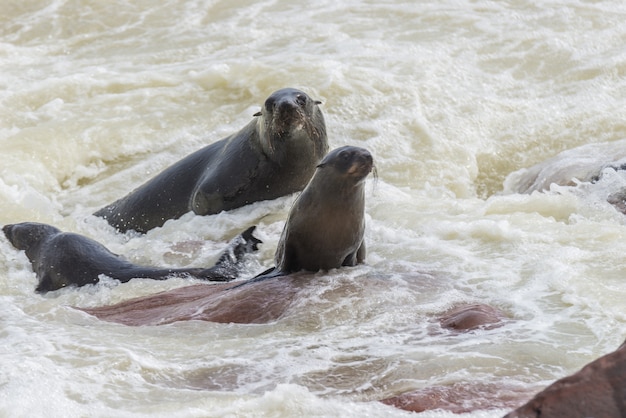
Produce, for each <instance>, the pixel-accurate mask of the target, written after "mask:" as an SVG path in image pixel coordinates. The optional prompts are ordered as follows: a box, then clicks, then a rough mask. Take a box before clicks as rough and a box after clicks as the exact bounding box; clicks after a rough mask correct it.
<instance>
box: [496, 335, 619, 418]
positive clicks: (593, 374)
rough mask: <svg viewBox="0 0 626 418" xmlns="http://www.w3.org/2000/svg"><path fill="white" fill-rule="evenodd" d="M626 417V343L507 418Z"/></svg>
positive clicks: (550, 387) (540, 394)
mask: <svg viewBox="0 0 626 418" xmlns="http://www.w3.org/2000/svg"><path fill="white" fill-rule="evenodd" d="M531 417H541V418H563V417H569V418H576V417H581V418H582V417H594V418H619V417H626V342H625V343H624V344H622V345H621V346H620V347H619V348H618V349H617V350H616V351H614V352H612V353H610V354H607V355H606V356H604V357H600V358H599V359H597V360H595V361H593V362H591V363H589V364H588V365H586V366H585V367H583V368H582V369H581V370H580V371H579V372H577V373H575V374H573V375H571V376H568V377H565V378H563V379H560V380H557V381H556V382H554V383H553V384H551V385H550V386H548V387H547V388H546V389H544V390H543V391H541V392H539V393H538V394H537V395H536V396H535V397H534V398H533V399H531V400H530V401H529V402H528V403H526V404H525V405H523V406H521V407H520V408H518V409H516V410H515V411H513V412H511V413H509V414H507V415H506V417H505V418H531Z"/></svg>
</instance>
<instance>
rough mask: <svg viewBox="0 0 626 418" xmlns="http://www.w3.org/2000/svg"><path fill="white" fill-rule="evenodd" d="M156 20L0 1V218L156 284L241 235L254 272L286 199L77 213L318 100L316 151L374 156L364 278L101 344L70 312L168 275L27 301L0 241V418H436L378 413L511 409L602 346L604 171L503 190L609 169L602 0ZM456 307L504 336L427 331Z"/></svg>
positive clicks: (623, 29)
mask: <svg viewBox="0 0 626 418" xmlns="http://www.w3.org/2000/svg"><path fill="white" fill-rule="evenodd" d="M156 3H157V2H153V1H144V0H138V1H133V2H127V1H119V0H117V1H116V0H114V1H108V2H99V1H90V0H65V1H64V0H46V1H43V0H30V1H23V0H3V1H2V10H3V12H2V14H1V15H0V62H1V63H2V65H0V149H1V151H0V156H1V161H2V163H1V164H0V205H1V207H0V224H7V223H16V222H22V221H38V222H46V223H50V224H53V225H55V226H57V227H59V228H61V229H63V230H67V231H73V232H78V233H81V234H84V235H87V236H89V237H92V238H94V239H96V240H98V241H100V242H102V243H103V244H105V245H106V246H107V247H109V248H110V249H111V250H112V251H114V252H116V253H119V254H122V255H124V256H125V257H127V258H128V259H130V260H132V261H134V262H136V263H140V264H152V265H162V266H187V265H195V266H203V265H211V264H212V263H213V262H214V261H215V259H216V257H217V255H218V253H219V252H220V250H221V249H222V248H223V247H224V245H225V243H226V242H227V241H228V240H229V239H230V238H232V237H233V236H234V235H236V234H237V233H238V232H239V231H241V230H243V229H245V228H246V227H248V226H249V225H253V224H255V225H258V234H257V235H258V236H259V237H260V238H261V239H263V241H264V244H263V246H262V248H261V250H260V252H259V253H258V254H257V255H255V257H253V258H252V259H251V260H250V261H249V262H248V264H247V266H246V269H247V273H248V274H249V275H250V276H251V275H253V274H255V273H257V272H259V271H261V270H262V269H264V268H266V267H268V266H270V265H271V264H272V258H273V254H274V251H275V248H276V244H277V242H278V238H279V235H280V232H281V230H282V226H283V224H284V220H285V218H286V215H287V213H288V210H289V207H290V205H291V202H292V201H293V198H294V196H287V197H284V198H281V199H277V200H275V201H268V202H259V203H256V204H253V205H250V206H248V207H244V208H240V209H237V210H234V211H231V212H228V213H221V214H218V215H214V216H206V217H200V216H194V215H192V214H187V215H185V216H183V217H182V218H181V219H178V220H174V221H169V222H167V223H166V224H165V225H164V226H163V227H162V228H157V229H155V230H153V231H151V232H150V233H148V234H146V235H144V236H139V235H133V234H126V235H122V234H119V233H116V232H115V231H114V230H113V229H112V228H110V227H109V226H108V225H107V224H106V222H104V221H103V220H101V219H97V218H95V217H93V216H91V213H93V212H94V211H95V210H96V209H98V208H100V207H102V206H104V205H105V204H107V203H110V202H111V201H113V200H115V199H117V198H119V197H121V196H123V195H125V194H126V193H128V192H129V191H130V190H132V189H133V188H134V187H136V186H138V185H140V184H141V183H143V182H144V181H145V180H146V179H148V178H150V177H151V176H153V175H155V174H156V173H158V172H159V171H160V170H161V169H163V168H164V167H166V166H168V165H169V164H171V163H173V162H175V161H177V160H178V159H180V158H182V157H183V156H185V155H187V154H188V153H190V152H192V151H194V150H196V149H198V148H200V147H202V146H204V145H205V144H208V143H211V142H213V141H216V140H219V139H221V138H223V137H224V136H226V135H228V134H230V133H232V132H235V131H237V130H239V129H240V128H241V127H243V126H244V125H245V124H246V123H247V122H248V121H249V120H250V119H251V117H252V115H253V114H254V113H255V112H256V111H258V110H259V107H260V106H261V104H262V103H263V101H264V100H265V98H266V97H267V96H268V95H269V94H270V93H271V92H273V91H275V90H277V89H280V88H282V87H296V88H300V89H302V90H304V91H306V92H307V93H308V94H309V95H310V96H312V97H313V98H315V99H319V100H321V101H322V102H323V105H322V111H323V112H324V114H325V117H326V122H327V128H328V132H329V142H330V145H331V148H334V147H337V146H341V145H346V144H351V145H358V146H361V147H365V148H367V149H369V150H370V151H371V152H372V154H373V155H374V158H375V161H376V165H377V171H378V179H377V181H374V180H373V179H371V180H369V181H368V182H369V184H368V185H367V196H366V201H367V205H366V221H367V231H366V243H367V246H368V256H367V264H365V265H362V266H358V267H356V268H347V269H341V270H337V271H333V272H329V273H327V274H319V275H316V276H315V277H314V278H313V279H312V280H317V281H318V282H319V285H318V286H314V287H311V288H309V289H308V290H307V291H306V292H303V294H302V295H299V297H298V298H297V299H296V301H295V302H294V303H293V304H292V306H290V307H289V309H288V310H287V311H286V313H285V314H284V315H283V317H281V318H280V319H278V320H277V321H275V322H272V323H269V324H263V325H235V324H213V323H206V322H187V323H174V324H170V325H166V326H155V327H127V326H123V325H118V324H113V323H107V322H102V321H99V320H97V319H95V318H93V317H91V316H88V315H86V314H84V313H82V312H80V311H77V310H75V309H73V308H72V307H73V306H80V307H91V306H102V305H108V304H112V303H116V302H119V301H122V300H127V299H129V298H133V297H136V296H142V295H149V294H153V293H156V292H159V291H163V290H167V289H173V288H176V287H181V286H185V285H187V284H189V282H188V281H185V280H183V279H171V280H168V281H164V282H153V281H149V280H134V281H131V282H129V283H126V284H118V283H115V282H113V281H105V282H102V283H100V284H98V285H96V286H88V287H85V288H81V289H64V290H62V291H58V292H53V293H49V294H46V295H44V296H42V295H38V294H35V293H34V291H33V290H34V288H35V285H36V282H37V280H36V277H35V275H34V273H33V272H32V270H31V268H30V264H29V263H28V261H27V259H26V257H25V255H24V254H23V252H18V251H16V250H15V249H14V248H13V247H12V246H11V245H10V243H9V242H8V241H7V240H6V239H4V237H0V342H1V343H0V360H1V362H2V367H1V368H0V415H2V416H7V417H22V416H23V417H26V416H28V417H33V416H46V417H68V416H72V417H85V416H94V417H105V416H121V417H144V416H163V417H165V416H168V417H171V416H174V417H212V416H271V417H291V416H329V417H330V416H341V417H351V416H354V417H356V416H359V417H361V416H370V417H392V416H398V417H402V416H420V417H422V416H423V417H448V416H456V415H454V414H452V413H450V412H445V411H426V412H423V413H421V414H419V415H415V414H411V413H408V412H404V411H401V410H399V409H395V408H393V407H391V406H387V405H383V404H382V403H380V402H378V400H380V399H383V398H387V397H390V396H394V395H398V394H400V393H404V392H408V391H412V390H418V389H422V388H429V387H433V386H449V385H463V384H467V385H468V386H471V385H477V384H482V385H485V387H513V388H517V389H519V390H520V392H524V391H530V392H534V391H538V390H540V389H541V388H543V387H544V386H545V385H547V384H548V383H550V382H552V381H553V380H555V379H557V378H560V377H563V376H565V375H567V374H570V373H573V372H574V371H576V370H578V369H580V368H581V367H582V366H583V365H584V364H586V363H588V362H590V361H592V360H594V359H595V358H597V357H599V356H601V355H603V354H605V353H607V352H609V351H612V350H614V349H615V348H616V347H617V346H618V345H619V344H620V343H621V342H622V341H623V340H624V338H625V337H626V309H625V307H624V301H625V300H626V279H625V276H626V274H625V273H626V268H625V267H624V262H625V260H626V240H625V239H624V238H625V237H626V217H625V216H626V215H623V214H622V213H619V212H618V211H616V210H615V208H614V207H613V206H611V205H610V204H608V203H607V202H606V197H607V196H608V195H609V194H611V193H613V192H614V191H616V190H617V189H619V188H621V187H624V186H625V184H626V177H625V176H623V175H622V173H620V172H615V171H614V170H611V169H607V170H605V176H603V177H602V179H601V180H600V181H598V182H596V183H593V184H592V183H590V182H586V181H578V182H573V183H571V184H569V185H561V186H556V185H553V186H551V187H550V188H549V189H548V190H547V191H544V192H538V191H535V192H533V193H531V194H521V193H517V192H515V183H516V182H517V181H518V180H519V176H520V171H518V170H522V169H524V168H527V167H530V166H532V165H534V164H538V163H541V162H542V161H545V160H547V159H549V158H552V157H554V156H555V155H557V154H558V153H559V152H562V151H564V150H568V149H573V148H576V147H579V146H583V145H588V144H603V143H613V144H612V145H611V146H607V145H606V144H604V145H599V146H600V147H601V148H602V149H603V150H606V149H608V150H611V151H609V152H608V153H606V152H604V153H603V152H598V153H597V154H594V153H591V154H590V156H591V157H593V158H595V160H593V158H592V160H591V161H589V158H587V159H586V163H589V164H591V165H592V166H593V165H594V161H597V165H598V167H600V166H603V165H604V164H605V163H606V160H607V159H609V160H610V159H611V158H613V157H615V156H619V157H620V158H621V157H622V156H623V154H622V155H621V156H620V155H619V154H620V152H623V149H624V148H622V147H621V145H622V144H624V147H626V143H624V142H620V141H622V140H623V139H624V138H626V47H624V45H625V44H626V25H625V24H624V22H625V21H626V4H625V3H624V2H622V1H618V0H595V1H593V0H576V1H570V0H546V1H542V2H540V3H538V2H529V1H522V0H520V1H515V0H509V1H488V0H474V1H471V0H465V1H464V0H437V1H434V0H433V1H425V0H424V1H380V2H373V1H359V0H339V1H328V0H320V1H317V2H304V1H300V0H289V1H287V0H255V1H248V0H230V1H221V0H204V1H203V0H197V1H182V0H169V1H163V2H158V3H159V4H156ZM559 161H560V163H559V164H566V163H571V162H572V161H571V160H568V158H565V159H561V160H559ZM558 168H559V167H555V170H556V169H558ZM548 171H549V170H548ZM513 173H515V174H513ZM505 183H506V187H505ZM461 303H486V304H489V305H492V306H495V307H498V308H500V309H501V310H503V311H504V312H505V313H506V315H507V317H508V319H507V321H506V322H505V324H504V325H503V326H502V327H499V328H495V329H491V330H476V331H472V332H469V333H464V334H455V333H451V332H449V331H445V330H443V329H441V327H440V326H439V325H438V317H439V316H440V315H441V313H442V312H444V311H445V310H447V309H448V308H450V307H452V306H455V305H457V304H461ZM484 396H485V397H486V398H488V397H493V396H494V394H493V393H484ZM506 411H507V409H506V408H503V407H500V408H497V409H490V410H480V411H476V412H473V413H470V414H468V415H467V416H471V417H498V416H502V415H503V414H504V413H505V412H506Z"/></svg>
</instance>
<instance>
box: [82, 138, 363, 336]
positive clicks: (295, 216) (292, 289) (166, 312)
mask: <svg viewBox="0 0 626 418" xmlns="http://www.w3.org/2000/svg"><path fill="white" fill-rule="evenodd" d="M373 167H374V163H373V159H372V156H371V154H370V153H369V152H368V151H367V150H365V149H363V148H358V147H349V146H347V147H341V148H337V149H335V150H333V151H331V152H330V153H329V154H328V155H327V156H326V157H325V158H324V159H323V160H322V162H321V163H320V164H319V165H318V166H317V169H316V171H315V174H314V175H313V177H312V178H311V181H310V182H309V184H308V185H307V187H306V188H305V189H304V191H303V192H302V194H300V196H299V197H298V198H297V199H296V201H295V202H294V204H293V207H292V208H291V211H290V213H289V216H288V219H287V223H286V225H285V227H284V229H283V232H282V235H281V238H280V241H279V243H278V249H277V251H276V253H275V262H276V267H274V268H271V269H269V270H267V271H265V272H264V273H261V274H260V275H258V276H256V277H254V278H252V279H249V280H247V281H245V282H242V283H240V284H235V285H234V284H230V283H229V284H211V285H204V284H201V285H196V286H187V287H184V288H180V289H175V290H172V291H167V292H162V293H159V294H156V295H152V296H146V297H140V298H136V299H131V300H128V301H125V302H121V303H119V304H116V305H111V306H104V307H100V308H86V309H82V310H84V311H85V312H87V313H89V314H91V315H95V316H96V317H98V318H100V319H102V320H106V321H112V322H119V323H122V324H126V325H159V324H165V323H171V322H176V321H184V320H191V319H197V320H204V321H213V322H223V323H229V322H235V323H264V322H268V321H271V320H275V319H277V318H278V317H280V316H281V315H282V314H283V313H284V311H285V310H286V309H287V307H288V306H289V304H290V302H291V301H292V300H293V298H294V297H295V296H296V295H297V293H298V291H299V290H300V289H302V287H303V286H306V285H307V284H308V283H309V282H310V278H311V276H310V274H306V273H303V272H299V271H301V270H302V271H307V270H308V271H318V270H329V269H333V268H339V267H341V266H353V265H355V264H357V263H361V262H363V261H364V258H365V244H364V242H363V235H364V230H365V221H364V215H365V213H364V212H365V203H364V200H365V198H364V195H365V184H364V180H365V178H366V177H367V175H368V174H369V173H370V172H371V171H372V169H373Z"/></svg>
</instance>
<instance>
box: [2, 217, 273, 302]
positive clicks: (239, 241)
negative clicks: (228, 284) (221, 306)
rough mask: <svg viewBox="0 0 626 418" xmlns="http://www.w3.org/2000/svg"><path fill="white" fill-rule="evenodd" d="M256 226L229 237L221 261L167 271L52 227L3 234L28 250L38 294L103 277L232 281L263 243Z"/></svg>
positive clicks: (20, 227) (8, 229) (24, 226)
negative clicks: (200, 266) (254, 232)
mask: <svg viewBox="0 0 626 418" xmlns="http://www.w3.org/2000/svg"><path fill="white" fill-rule="evenodd" d="M254 228H255V227H254V226H252V227H250V228H248V229H247V230H246V231H244V232H243V233H242V234H241V235H239V236H237V237H236V238H235V239H234V240H232V241H231V243H230V245H229V248H228V249H227V250H226V251H224V253H222V255H221V256H220V258H219V260H218V262H217V264H216V265H215V266H213V267H211V268H208V269H202V268H181V269H163V268H155V267H146V266H138V265H135V264H132V263H130V262H128V261H126V260H124V259H123V258H122V257H120V256H119V255H117V254H114V253H112V252H111V251H109V250H108V249H107V248H106V247H104V246H103V245H102V244H100V243H98V242H96V241H94V240H92V239H91V238H87V237H85V236H83V235H79V234H74V233H70V232H62V231H60V230H59V229H57V228H55V227H54V226H51V225H47V224H41V223H35V222H24V223H19V224H13V225H5V226H4V227H3V228H2V231H4V235H6V237H7V239H8V240H9V241H10V242H11V244H13V246H14V247H15V248H17V249H18V250H25V252H26V256H27V257H28V260H30V262H31V264H32V266H33V270H34V271H35V273H36V274H37V278H38V279H39V285H38V286H37V288H36V289H35V290H36V291H37V292H40V293H45V292H48V291H51V290H57V289H61V288H63V287H66V286H84V285H86V284H93V283H98V281H99V280H100V278H99V277H100V275H105V276H108V277H111V278H112V279H117V280H119V281H121V282H127V281H129V280H130V279H133V278H144V279H154V280H164V279H167V278H169V277H174V276H188V277H192V278H198V279H204V280H214V281H230V280H234V279H235V278H237V274H238V273H239V270H240V268H241V265H240V261H241V260H242V258H243V256H244V255H245V254H248V253H251V252H254V251H256V250H257V244H258V243H260V242H261V241H260V240H258V239H257V238H256V237H254V236H253V235H252V232H253V231H254Z"/></svg>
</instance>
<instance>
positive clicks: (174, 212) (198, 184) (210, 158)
mask: <svg viewBox="0 0 626 418" xmlns="http://www.w3.org/2000/svg"><path fill="white" fill-rule="evenodd" d="M319 103H320V102H318V101H316V100H313V99H311V98H310V97H309V96H307V95H306V93H304V92H302V91H300V90H296V89H292V88H286V89H282V90H278V91H276V92H274V93H273V94H272V95H271V96H270V97H269V98H268V99H267V100H266V101H265V104H264V106H263V108H262V110H261V111H260V112H258V113H257V114H255V119H253V120H252V121H251V122H250V123H248V125H246V126H245V127H244V128H243V129H241V130H240V131H239V132H237V133H235V134H233V135H231V136H229V137H227V138H224V139H222V140H220V141H217V142H215V143H213V144H211V145H208V146H206V147H204V148H202V149H200V150H198V151H196V152H194V153H193V154H190V155H189V156H187V157H185V158H183V159H182V160H180V161H178V162H177V163H175V164H174V165H172V166H170V167H169V168H166V169H165V170H164V171H162V172H161V173H160V174H158V175H157V176H156V177H154V178H153V179H151V180H149V181H148V182H147V183H145V184H143V185H142V186H140V187H138V188H137V189H135V190H134V191H133V192H131V193H130V194H128V195H127V196H126V197H123V198H121V199H119V200H118V201H116V202H114V203H112V204H110V205H108V206H106V207H104V208H102V209H100V210H98V211H97V212H95V214H94V215H96V216H100V217H102V218H105V219H106V220H107V221H108V222H109V223H110V224H111V225H113V226H114V227H116V228H117V229H119V230H120V231H122V232H125V231H127V230H130V229H134V230H136V231H138V232H146V231H148V230H150V229H152V228H155V227H158V226H161V225H163V224H164V223H165V221H167V220H168V219H176V218H179V217H181V216H182V215H184V214H185V213H187V212H189V211H193V212H195V213H196V214H198V215H209V214H215V213H219V212H221V211H223V210H231V209H235V208H238V207H241V206H244V205H247V204H250V203H253V202H256V201H260V200H269V199H275V198H277V197H280V196H284V195H287V194H290V193H294V192H297V191H300V190H302V189H303V188H304V187H305V186H306V184H307V182H308V181H309V179H310V178H311V176H312V175H313V172H314V171H315V167H316V166H317V164H318V163H319V161H320V160H321V159H322V157H323V156H324V155H325V154H326V152H327V151H328V140H327V137H326V125H325V122H324V116H323V115H322V112H321V110H320V109H319V106H318V105H319Z"/></svg>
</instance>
